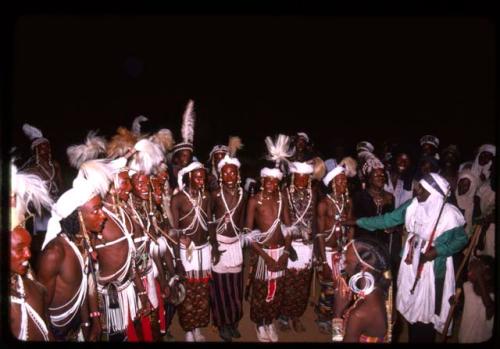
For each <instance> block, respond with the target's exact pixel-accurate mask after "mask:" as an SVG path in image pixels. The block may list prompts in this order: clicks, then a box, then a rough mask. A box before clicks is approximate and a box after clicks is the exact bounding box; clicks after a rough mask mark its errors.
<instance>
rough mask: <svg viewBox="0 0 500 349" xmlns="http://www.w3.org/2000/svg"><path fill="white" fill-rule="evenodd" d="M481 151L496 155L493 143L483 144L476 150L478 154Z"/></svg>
mask: <svg viewBox="0 0 500 349" xmlns="http://www.w3.org/2000/svg"><path fill="white" fill-rule="evenodd" d="M483 151H486V152H488V153H491V154H493V156H496V155H497V147H496V146H494V145H493V144H483V145H482V146H481V147H480V148H479V151H478V154H481V153H482V152H483Z"/></svg>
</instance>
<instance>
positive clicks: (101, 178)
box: [78, 159, 114, 197]
mask: <svg viewBox="0 0 500 349" xmlns="http://www.w3.org/2000/svg"><path fill="white" fill-rule="evenodd" d="M113 173H114V171H113V167H112V166H111V165H110V163H109V160H107V159H95V160H88V161H85V162H84V163H83V164H81V166H80V170H79V171H78V176H80V177H83V178H84V179H86V180H87V182H88V183H90V185H91V187H92V189H93V190H94V191H95V192H96V193H98V194H100V195H101V196H102V197H104V196H105V195H106V193H107V192H108V190H109V185H110V183H111V182H112V180H113Z"/></svg>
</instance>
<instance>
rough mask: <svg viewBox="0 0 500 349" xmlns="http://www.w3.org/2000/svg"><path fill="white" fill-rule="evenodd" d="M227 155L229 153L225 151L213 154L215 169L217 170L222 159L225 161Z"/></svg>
mask: <svg viewBox="0 0 500 349" xmlns="http://www.w3.org/2000/svg"><path fill="white" fill-rule="evenodd" d="M226 154H227V153H226V152H225V151H217V152H215V153H214V154H213V157H214V165H215V168H217V165H218V164H219V162H220V161H221V160H222V159H224V156H226Z"/></svg>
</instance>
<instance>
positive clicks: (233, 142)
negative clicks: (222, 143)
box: [227, 136, 243, 157]
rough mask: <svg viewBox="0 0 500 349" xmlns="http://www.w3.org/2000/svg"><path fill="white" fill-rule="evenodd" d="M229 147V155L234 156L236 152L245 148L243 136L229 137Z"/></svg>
mask: <svg viewBox="0 0 500 349" xmlns="http://www.w3.org/2000/svg"><path fill="white" fill-rule="evenodd" d="M227 147H228V148H229V155H230V156H231V157H234V156H235V155H236V152H237V151H238V150H240V149H241V148H243V143H241V138H240V137H238V136H234V137H229V142H228V145H227Z"/></svg>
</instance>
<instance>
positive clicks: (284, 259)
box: [278, 253, 288, 270]
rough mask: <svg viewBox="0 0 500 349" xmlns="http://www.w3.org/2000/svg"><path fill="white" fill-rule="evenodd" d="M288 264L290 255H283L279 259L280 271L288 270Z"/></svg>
mask: <svg viewBox="0 0 500 349" xmlns="http://www.w3.org/2000/svg"><path fill="white" fill-rule="evenodd" d="M287 263H288V253H283V254H282V255H281V256H280V258H278V267H279V268H280V270H283V269H286V266H287Z"/></svg>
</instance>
